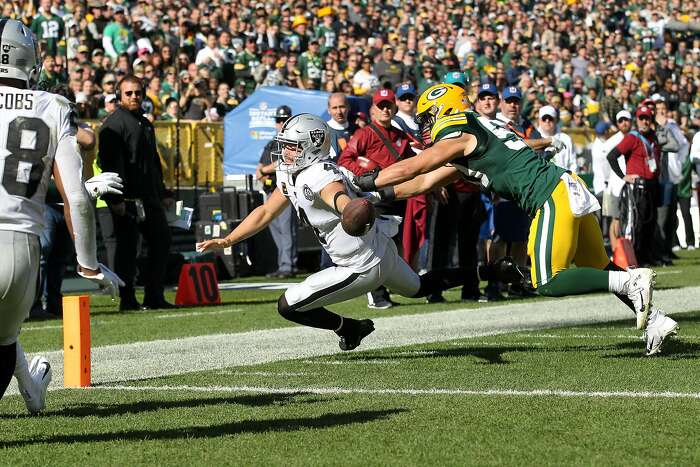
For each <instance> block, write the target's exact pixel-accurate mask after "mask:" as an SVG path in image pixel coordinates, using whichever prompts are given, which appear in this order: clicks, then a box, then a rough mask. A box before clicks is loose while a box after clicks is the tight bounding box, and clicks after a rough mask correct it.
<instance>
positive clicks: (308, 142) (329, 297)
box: [196, 114, 463, 350]
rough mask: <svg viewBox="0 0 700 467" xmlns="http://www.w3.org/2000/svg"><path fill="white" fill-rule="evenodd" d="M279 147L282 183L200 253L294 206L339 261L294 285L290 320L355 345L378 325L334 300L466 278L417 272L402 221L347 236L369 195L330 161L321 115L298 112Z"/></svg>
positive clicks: (455, 272)
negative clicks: (346, 218)
mask: <svg viewBox="0 0 700 467" xmlns="http://www.w3.org/2000/svg"><path fill="white" fill-rule="evenodd" d="M275 139H276V141H277V143H278V146H279V150H278V153H277V154H278V157H279V162H278V168H277V188H276V189H275V190H274V191H273V192H272V194H271V195H270V197H269V198H268V199H267V201H266V202H265V204H263V205H262V206H260V207H258V208H256V209H255V210H254V211H253V212H251V213H250V215H248V217H246V218H245V219H244V220H243V222H241V224H240V225H239V226H238V227H236V229H234V230H233V232H231V233H230V234H229V235H228V236H227V237H226V238H223V239H213V240H208V241H205V242H200V243H198V244H197V246H196V248H197V251H200V252H201V251H207V250H212V249H217V248H227V247H230V246H231V245H233V244H235V243H237V242H240V241H242V240H245V239H246V238H249V237H251V236H252V235H255V234H256V233H258V232H260V231H261V230H262V229H264V228H265V227H266V226H267V225H268V224H269V223H270V221H272V219H274V218H275V216H277V215H278V214H279V213H280V212H281V211H282V210H283V209H284V208H286V207H287V205H288V203H292V205H293V206H294V209H295V210H296V212H297V215H298V216H299V219H300V220H301V221H302V222H305V223H306V224H308V225H310V226H311V227H312V228H313V230H314V232H315V233H316V237H317V238H318V241H319V242H320V243H321V245H322V246H323V248H324V249H325V250H326V252H327V253H328V255H329V256H330V257H331V259H332V260H333V263H335V264H336V267H332V268H327V269H324V270H322V271H320V272H317V273H315V274H312V275H311V276H309V277H307V278H306V280H304V281H303V282H301V283H299V284H294V285H292V286H291V287H289V288H288V289H287V290H286V292H285V293H284V294H283V295H282V296H281V297H280V299H279V301H278V304H277V307H278V308H277V309H278V311H279V313H280V314H281V315H282V316H283V317H284V318H286V319H288V320H290V321H293V322H295V323H299V324H303V325H306V326H311V327H315V328H321V329H328V330H332V331H335V332H336V334H338V336H339V337H340V348H341V349H342V350H352V349H354V348H355V347H357V346H358V345H359V344H360V342H361V341H362V339H363V338H364V337H365V336H367V335H368V334H369V333H371V332H372V331H373V330H374V323H373V322H372V320H369V319H364V320H355V319H352V318H345V317H343V316H339V315H337V314H335V313H333V312H331V311H329V310H327V309H326V308H324V307H325V306H327V305H331V304H334V303H340V302H342V301H345V300H348V299H351V298H354V297H358V296H361V295H363V294H365V293H367V292H369V291H370V290H374V289H376V288H377V287H378V286H380V285H386V286H387V287H389V288H390V289H391V290H392V291H393V292H396V293H399V294H401V295H404V296H406V297H423V296H426V295H428V294H430V293H432V292H435V291H438V290H444V289H447V288H451V287H455V286H457V285H460V284H461V283H462V282H463V271H462V270H460V269H445V270H435V271H431V272H429V273H427V274H425V275H422V276H418V275H417V274H416V273H415V272H414V271H413V270H412V269H411V267H410V266H409V265H408V264H406V262H405V261H404V260H403V259H402V258H401V257H400V256H399V254H398V253H397V250H396V246H395V245H394V242H393V241H392V240H391V237H393V236H394V235H395V234H396V231H397V230H398V224H399V222H398V219H389V218H384V217H379V218H377V219H376V222H375V223H374V225H373V226H372V228H371V229H370V230H369V231H368V232H367V233H366V234H365V235H363V236H361V237H353V236H350V235H348V234H347V233H346V232H345V231H344V230H343V227H342V225H341V223H340V218H341V213H342V212H343V209H344V208H345V206H346V205H347V203H348V202H349V201H350V200H351V199H353V198H356V197H358V196H363V195H364V194H363V193H360V192H357V191H355V189H354V188H353V187H352V185H351V184H350V182H349V180H352V174H350V173H349V172H347V175H346V173H345V172H343V171H344V170H345V169H344V168H339V167H338V166H336V165H335V164H334V163H333V162H331V161H330V159H329V152H330V131H329V128H328V125H327V124H326V122H324V121H323V120H322V119H320V118H319V117H317V116H315V115H311V114H299V115H295V116H293V117H291V118H290V119H289V120H287V121H286V122H285V124H284V126H283V127H282V129H281V131H280V132H279V133H278V135H277V136H276V137H275Z"/></svg>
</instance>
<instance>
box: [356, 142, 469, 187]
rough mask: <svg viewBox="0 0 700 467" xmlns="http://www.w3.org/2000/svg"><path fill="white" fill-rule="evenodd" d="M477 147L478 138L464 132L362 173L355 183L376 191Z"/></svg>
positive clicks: (445, 162) (425, 171)
mask: <svg viewBox="0 0 700 467" xmlns="http://www.w3.org/2000/svg"><path fill="white" fill-rule="evenodd" d="M475 147H476V138H475V137H474V136H473V135H470V134H467V133H462V134H459V136H456V137H454V138H448V139H443V140H440V141H438V142H437V143H435V144H434V145H433V146H431V147H429V148H428V149H426V150H425V151H423V152H421V153H420V154H418V155H417V156H415V157H410V158H408V159H404V160H402V161H400V162H397V163H396V164H392V165H390V166H389V167H387V168H385V169H382V170H381V171H379V172H378V173H376V172H375V173H371V174H366V175H361V176H359V177H357V178H356V179H355V183H356V184H357V185H358V186H359V187H360V188H361V189H362V190H364V191H376V190H377V189H378V188H382V187H386V186H390V185H398V184H399V183H401V182H405V181H406V180H410V179H412V178H414V177H417V176H418V175H421V174H425V173H428V172H430V171H432V170H435V169H437V168H438V167H442V166H443V165H445V164H447V163H448V162H450V161H451V160H452V159H454V158H456V157H461V156H466V155H468V154H470V153H471V152H472V151H473V150H474V148H475Z"/></svg>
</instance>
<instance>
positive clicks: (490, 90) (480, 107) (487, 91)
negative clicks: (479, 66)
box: [474, 82, 500, 119]
mask: <svg viewBox="0 0 700 467" xmlns="http://www.w3.org/2000/svg"><path fill="white" fill-rule="evenodd" d="M478 89H479V90H478V91H477V93H476V103H475V104H474V108H475V109H476V111H477V112H479V113H480V114H481V115H484V116H485V117H488V118H490V119H494V118H496V113H498V104H499V102H500V99H499V97H498V88H497V87H496V85H495V84H493V83H491V82H485V83H483V84H481V85H480V86H479V88H478Z"/></svg>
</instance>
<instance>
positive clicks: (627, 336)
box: [508, 334, 700, 344]
mask: <svg viewBox="0 0 700 467" xmlns="http://www.w3.org/2000/svg"><path fill="white" fill-rule="evenodd" d="M640 336H641V335H632V334H619V335H612V334H610V335H607V336H606V335H596V334H573V335H566V334H518V337H527V338H534V339H540V338H544V339H632V340H639V339H641V337H640ZM698 339H700V336H686V335H685V334H683V340H685V341H692V340H698ZM508 343H509V344H511V342H508Z"/></svg>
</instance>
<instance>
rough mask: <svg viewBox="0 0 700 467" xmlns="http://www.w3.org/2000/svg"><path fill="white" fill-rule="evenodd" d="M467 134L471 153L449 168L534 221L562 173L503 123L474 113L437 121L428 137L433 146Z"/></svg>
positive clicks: (463, 113) (455, 115)
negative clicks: (512, 203)
mask: <svg viewBox="0 0 700 467" xmlns="http://www.w3.org/2000/svg"><path fill="white" fill-rule="evenodd" d="M462 133H469V134H470V135H473V136H474V137H475V138H476V141H477V144H476V148H474V151H473V152H472V153H471V154H469V155H468V156H465V157H459V158H456V159H453V160H452V161H451V164H452V165H453V166H454V167H455V168H457V169H458V170H460V171H461V172H462V173H463V174H464V175H466V177H467V178H470V179H472V180H474V179H477V180H479V182H480V183H481V184H482V185H483V186H484V187H486V188H488V189H489V190H491V191H493V192H495V193H497V194H498V195H501V196H503V197H504V198H507V199H509V200H512V201H515V202H516V203H518V205H519V206H520V207H521V208H523V209H524V210H525V211H527V212H528V213H529V214H530V216H532V217H534V215H535V213H536V212H537V210H538V209H539V208H541V207H542V206H543V205H544V203H545V202H546V201H547V199H548V198H549V196H550V195H551V194H552V192H553V191H554V188H555V187H556V186H557V184H558V183H559V179H560V177H561V176H562V174H563V173H564V172H566V171H565V170H564V169H562V168H561V167H557V166H556V165H554V164H553V163H552V162H549V161H545V160H544V159H543V158H542V157H540V156H538V155H537V154H535V152H534V151H533V150H532V149H530V147H529V146H528V145H527V144H525V141H523V140H522V139H521V138H520V137H518V136H517V135H516V134H515V133H513V132H512V131H510V130H509V129H508V128H507V127H506V126H505V124H504V123H503V122H501V121H499V120H490V119H489V118H487V117H484V116H481V115H479V114H477V113H476V112H470V111H468V112H462V113H458V114H454V115H449V116H445V117H442V118H440V119H438V121H437V122H435V125H433V129H432V131H431V133H430V136H431V139H432V141H433V142H438V141H440V140H442V139H447V138H455V137H458V136H460V135H461V134H462Z"/></svg>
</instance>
